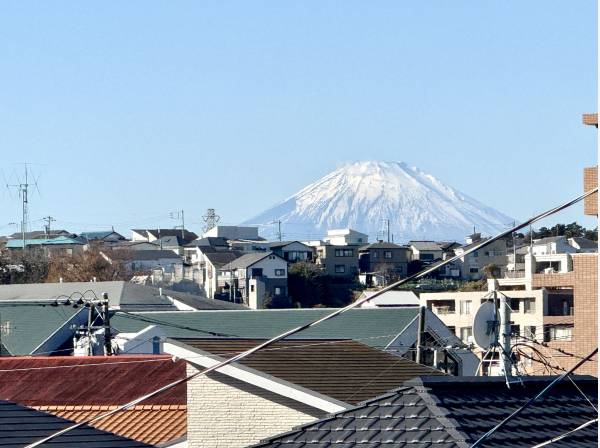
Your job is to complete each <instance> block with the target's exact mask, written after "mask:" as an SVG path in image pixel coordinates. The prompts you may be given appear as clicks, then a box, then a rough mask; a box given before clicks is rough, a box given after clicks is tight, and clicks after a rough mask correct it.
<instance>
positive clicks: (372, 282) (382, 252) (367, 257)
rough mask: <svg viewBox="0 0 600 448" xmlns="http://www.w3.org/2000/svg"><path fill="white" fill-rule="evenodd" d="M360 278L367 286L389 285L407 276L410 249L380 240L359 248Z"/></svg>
mask: <svg viewBox="0 0 600 448" xmlns="http://www.w3.org/2000/svg"><path fill="white" fill-rule="evenodd" d="M358 253H359V261H358V263H359V271H360V275H359V279H360V282H361V283H362V284H364V285H367V286H381V285H387V284H388V283H390V282H391V281H392V280H394V279H400V278H404V277H406V276H407V273H408V262H409V261H410V257H411V255H410V249H409V248H408V247H406V246H399V245H398V244H394V243H386V242H383V241H378V242H377V243H371V244H368V245H366V246H362V247H361V248H360V249H359V250H358Z"/></svg>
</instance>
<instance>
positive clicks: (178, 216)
mask: <svg viewBox="0 0 600 448" xmlns="http://www.w3.org/2000/svg"><path fill="white" fill-rule="evenodd" d="M169 217H170V218H171V219H181V239H182V240H183V239H184V238H185V219H184V213H183V210H179V211H178V212H171V213H169Z"/></svg>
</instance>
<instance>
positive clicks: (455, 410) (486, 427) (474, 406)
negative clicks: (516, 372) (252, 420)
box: [253, 376, 598, 448]
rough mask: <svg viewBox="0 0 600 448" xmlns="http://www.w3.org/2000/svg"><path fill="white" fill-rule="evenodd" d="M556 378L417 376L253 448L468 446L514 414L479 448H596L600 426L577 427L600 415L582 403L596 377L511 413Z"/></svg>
mask: <svg viewBox="0 0 600 448" xmlns="http://www.w3.org/2000/svg"><path fill="white" fill-rule="evenodd" d="M551 380H552V379H551V378H548V377H535V376H534V377H523V378H521V380H520V381H521V383H520V384H518V385H513V386H511V387H510V388H508V387H506V383H505V380H504V378H503V377H502V378H499V377H470V378H469V377H458V378H457V377H451V376H436V377H420V378H415V379H412V380H408V381H405V382H404V383H403V385H402V387H399V388H397V389H395V390H393V391H390V392H387V393H385V394H383V395H381V396H379V397H376V398H374V399H370V400H366V401H365V402H363V403H361V404H359V405H357V406H354V407H352V408H349V409H347V410H343V411H340V412H336V413H335V414H333V415H329V416H327V417H326V418H323V419H321V420H317V421H313V422H309V423H307V424H304V425H303V426H301V427H299V428H295V429H294V430H293V431H288V432H285V433H283V434H280V435H277V436H274V437H269V438H268V439H266V440H263V441H261V442H260V443H258V444H256V445H253V446H254V447H256V448H257V447H263V448H286V447H289V448H295V447H304V446H310V447H311V448H345V447H350V446H351V447H355V448H372V447H375V446H388V445H389V446H397V447H405V446H415V447H431V448H443V447H457V448H469V447H471V446H473V444H474V443H475V442H477V441H478V440H479V438H480V437H482V436H483V435H484V434H486V433H487V432H488V431H490V430H491V429H492V428H494V427H496V425H497V424H498V423H500V422H502V421H504V420H505V419H508V417H509V416H511V417H512V418H511V419H510V420H507V421H506V423H505V424H504V425H503V426H502V427H501V428H498V429H497V430H496V431H494V432H493V433H492V434H491V435H490V438H489V439H488V440H487V441H484V442H483V443H482V444H481V445H479V446H481V447H482V448H492V447H507V448H508V447H510V448H516V447H530V446H545V445H546V444H547V442H549V440H550V439H553V438H555V437H558V436H563V437H562V439H560V440H557V441H556V442H555V443H552V445H555V446H561V447H575V446H576V447H581V448H592V447H596V446H597V444H598V425H596V424H591V425H588V426H587V427H584V428H581V429H579V428H578V426H579V425H582V424H583V423H587V422H591V421H594V420H595V419H596V418H597V417H598V415H597V412H596V410H595V408H594V407H592V406H590V404H589V403H588V401H587V400H586V399H582V394H585V396H587V397H588V398H589V400H590V402H591V403H592V404H593V406H597V402H598V395H597V388H598V380H597V379H596V378H591V377H586V376H582V377H581V376H575V377H574V378H573V381H574V382H575V383H576V384H577V387H574V386H573V384H571V383H570V382H569V381H561V382H559V383H557V384H556V385H554V386H553V387H552V388H550V389H548V390H547V391H546V393H545V394H544V395H542V396H541V397H540V398H539V399H537V400H535V401H534V402H533V403H532V404H531V405H530V406H529V407H528V408H526V409H524V410H523V411H522V412H521V413H519V414H518V415H514V416H512V415H511V414H513V413H514V411H515V410H516V409H517V408H518V405H519V404H522V403H525V401H526V399H527V398H531V397H533V395H534V394H535V393H537V392H538V391H540V390H542V389H543V388H544V387H547V386H549V384H550V381H551ZM578 389H579V390H578ZM557 416H559V417H557ZM577 429H578V430H577ZM574 430H577V431H576V432H575V431H574ZM563 439H564V440H563Z"/></svg>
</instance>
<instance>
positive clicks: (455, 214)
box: [245, 161, 513, 242]
mask: <svg viewBox="0 0 600 448" xmlns="http://www.w3.org/2000/svg"><path fill="white" fill-rule="evenodd" d="M384 219H389V220H390V229H391V232H392V234H393V235H394V240H395V241H397V242H404V241H408V240H410V239H433V240H457V241H462V240H463V238H464V237H465V236H466V235H468V234H470V233H472V231H473V227H475V228H476V230H477V231H478V232H481V233H483V234H488V235H489V234H494V233H497V232H499V231H501V230H504V229H506V225H507V224H509V223H512V221H513V219H512V218H510V217H509V216H507V215H504V214H502V213H500V212H499V211H497V210H494V209H493V208H491V207H488V206H486V205H484V204H482V203H480V202H478V201H476V200H475V199H473V198H471V197H469V196H467V195H465V194H463V193H461V192H459V191H457V190H455V189H454V188H452V187H450V186H448V185H446V184H444V183H442V182H441V181H440V180H438V179H436V178H435V177H434V176H432V175H430V174H427V173H424V172H423V171H421V170H419V169H418V168H416V167H409V166H407V165H406V164H405V163H403V162H378V161H367V162H356V163H352V164H349V165H346V166H344V167H342V168H339V169H337V170H335V171H333V172H332V173H330V174H328V175H326V176H325V177H323V178H321V179H319V180H318V181H316V182H314V183H312V184H310V185H308V186H307V187H305V188H303V189H302V190H300V191H299V192H297V193H296V194H294V195H293V196H290V197H289V198H287V199H286V200H284V201H283V202H281V203H279V204H277V205H275V206H274V207H272V208H270V209H268V210H266V211H264V212H263V213H261V214H259V215H258V216H255V217H254V218H252V219H250V220H248V221H246V223H245V224H260V225H265V227H264V228H263V229H264V231H263V232H262V233H263V234H264V236H267V237H269V236H271V237H272V236H273V235H274V232H275V226H273V225H269V224H270V223H272V222H273V221H278V220H281V222H282V232H283V234H284V238H286V239H318V238H321V237H323V236H324V235H325V233H326V231H327V229H339V228H347V227H350V228H353V229H356V230H359V231H361V232H364V233H367V234H368V235H369V238H370V240H371V241H372V240H374V239H375V238H377V236H378V235H379V236H380V237H381V236H382V230H383V229H384V222H383V220H384Z"/></svg>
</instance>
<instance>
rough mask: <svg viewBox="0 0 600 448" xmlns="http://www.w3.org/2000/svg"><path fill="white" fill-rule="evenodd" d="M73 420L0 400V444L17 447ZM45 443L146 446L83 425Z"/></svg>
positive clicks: (109, 447) (68, 447)
mask: <svg viewBox="0 0 600 448" xmlns="http://www.w3.org/2000/svg"><path fill="white" fill-rule="evenodd" d="M72 424H73V422H72V421H70V420H66V419H64V418H60V417H57V416H54V415H52V414H48V413H45V412H41V411H36V410H35V409H31V408H27V407H25V406H21V405H18V404H16V403H12V402H10V401H5V400H0V446H3V447H14V448H19V447H23V446H25V445H27V444H30V443H33V442H36V441H38V440H40V439H42V438H44V437H46V436H49V435H51V434H53V433H55V432H57V431H60V430H61V429H64V428H66V427H67V426H70V425H72ZM48 444H49V445H52V446H56V447H57V448H58V447H64V448H71V447H72V448H77V447H86V448H126V447H150V445H147V444H145V443H142V442H138V441H135V440H131V439H127V438H124V437H121V436H118V435H115V434H111V433H110V432H106V431H101V430H99V429H96V428H92V427H90V426H87V425H83V426H81V427H79V428H77V429H74V430H72V431H70V432H68V433H67V434H64V435H62V436H59V437H57V438H56V439H54V441H52V442H50V443H48Z"/></svg>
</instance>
